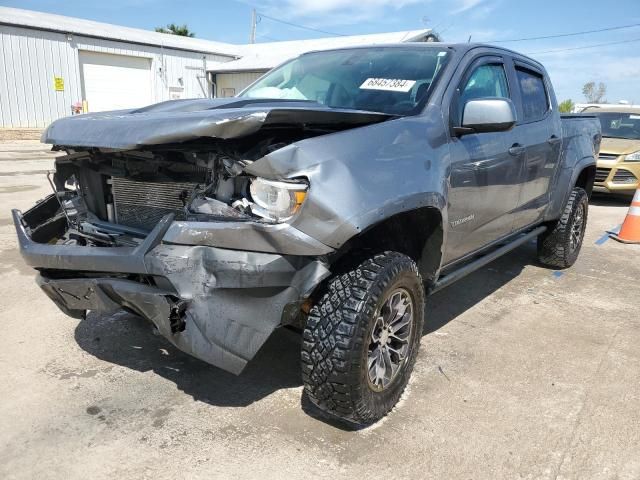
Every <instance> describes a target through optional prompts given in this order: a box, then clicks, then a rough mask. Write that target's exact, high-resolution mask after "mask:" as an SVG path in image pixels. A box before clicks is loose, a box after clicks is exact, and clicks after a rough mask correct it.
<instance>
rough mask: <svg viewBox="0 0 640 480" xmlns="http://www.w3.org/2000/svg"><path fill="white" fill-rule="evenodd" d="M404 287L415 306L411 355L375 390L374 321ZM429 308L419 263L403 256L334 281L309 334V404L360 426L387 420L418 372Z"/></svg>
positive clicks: (377, 260)
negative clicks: (370, 360)
mask: <svg viewBox="0 0 640 480" xmlns="http://www.w3.org/2000/svg"><path fill="white" fill-rule="evenodd" d="M398 288H402V289H403V290H404V291H405V292H407V293H408V294H409V296H410V297H411V300H412V302H413V310H414V311H413V322H414V323H413V324H412V330H411V334H410V336H409V341H408V346H409V350H408V353H407V356H406V360H405V361H404V365H403V366H401V367H400V369H399V370H398V373H397V374H396V376H395V377H394V378H393V380H392V381H391V382H390V383H389V385H388V386H387V387H386V388H384V389H383V390H382V391H375V390H374V389H373V388H372V386H371V385H370V383H369V376H368V369H367V355H368V349H369V345H370V338H371V332H372V329H373V328H374V323H375V321H374V316H377V312H378V310H379V309H380V308H382V305H383V303H384V302H385V301H386V299H387V296H388V295H389V294H390V293H391V292H394V291H396V290H397V289H398ZM424 304H425V294H424V287H423V283H422V278H421V277H420V274H419V273H418V269H417V267H416V264H415V262H414V261H413V260H411V259H410V258H409V257H407V256H406V255H403V254H400V253H397V252H384V253H381V254H378V255H375V256H373V257H372V258H369V259H367V260H365V261H363V262H362V263H360V264H359V265H358V266H356V267H355V268H352V269H350V270H349V271H347V272H346V273H344V274H341V275H336V276H334V277H333V278H331V279H330V280H329V282H328V285H327V290H326V293H325V294H324V295H323V296H322V297H321V298H320V299H319V300H318V301H317V302H316V304H315V305H314V306H313V307H312V309H311V311H310V313H309V318H308V320H307V324H306V327H305V329H304V333H303V343H302V379H303V382H304V390H305V393H306V395H307V396H308V398H309V400H311V402H312V403H313V404H315V405H316V406H317V407H319V408H320V409H321V410H323V411H325V412H327V413H329V414H330V415H332V416H335V417H338V418H339V419H341V420H346V421H348V422H351V423H354V424H357V425H368V424H371V423H375V422H376V421H378V420H379V419H381V418H382V417H384V416H385V415H386V414H387V413H388V412H389V411H390V410H391V409H392V408H393V407H394V406H395V404H396V403H397V402H398V400H399V399H400V396H401V395H402V393H403V391H404V389H405V387H406V385H407V383H408V381H409V377H410V375H411V371H412V370H413V365H414V363H415V360H416V356H417V354H418V348H419V346H420V339H421V337H422V327H423V323H424Z"/></svg>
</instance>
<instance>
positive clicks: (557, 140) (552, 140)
mask: <svg viewBox="0 0 640 480" xmlns="http://www.w3.org/2000/svg"><path fill="white" fill-rule="evenodd" d="M561 141H562V139H561V138H560V137H558V136H556V135H551V137H549V140H547V142H548V143H549V145H555V144H556V143H560V142H561Z"/></svg>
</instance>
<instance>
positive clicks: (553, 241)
mask: <svg viewBox="0 0 640 480" xmlns="http://www.w3.org/2000/svg"><path fill="white" fill-rule="evenodd" d="M588 211H589V196H588V195H587V192H585V191H584V190H583V189H582V188H579V187H576V188H574V189H573V190H572V191H571V195H570V196H569V200H568V201H567V204H566V206H565V208H564V211H563V212H562V216H561V217H560V219H559V220H557V221H556V222H555V223H553V224H552V225H550V226H549V228H548V229H547V231H546V232H544V233H543V234H542V235H540V236H539V237H538V260H540V262H541V263H543V264H545V265H547V266H550V267H554V268H567V267H570V266H571V265H573V264H574V263H575V261H576V260H577V259H578V254H579V253H580V248H581V247H582V241H583V239H584V231H585V229H586V227H587V214H588Z"/></svg>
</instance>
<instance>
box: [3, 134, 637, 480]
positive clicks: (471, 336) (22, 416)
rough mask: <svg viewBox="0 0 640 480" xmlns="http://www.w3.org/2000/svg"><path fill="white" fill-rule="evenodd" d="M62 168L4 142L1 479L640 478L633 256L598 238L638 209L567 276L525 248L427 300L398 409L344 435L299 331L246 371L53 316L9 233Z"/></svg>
mask: <svg viewBox="0 0 640 480" xmlns="http://www.w3.org/2000/svg"><path fill="white" fill-rule="evenodd" d="M51 164H52V161H51V156H50V155H49V154H46V153H43V150H42V147H40V146H39V145H38V144H37V143H36V142H28V141H23V142H14V143H6V142H5V143H2V142H0V205H1V206H2V208H1V209H0V251H1V255H0V291H2V295H1V296H0V311H2V319H3V328H2V335H1V336H0V362H1V364H2V381H1V382H0V412H2V420H0V478H3V479H13V478H16V479H27V478H48V479H49V478H55V479H58V478H59V479H70V478H73V479H75V478H78V479H85V478H91V479H120V478H153V479H172V480H173V479H182V478H203V479H204V478H206V479H212V478H261V479H264V480H266V479H275V478H344V477H346V476H347V475H348V476H356V475H367V477H366V478H389V479H395V478H438V479H448V478H460V479H470V478H474V479H496V478H509V479H512V478H550V479H555V478H564V479H591V478H594V479H614V478H615V479H638V478H640V245H623V244H620V243H617V242H615V241H613V240H607V241H603V238H606V237H603V234H604V232H605V230H607V229H610V228H613V227H615V226H616V225H619V224H620V223H621V222H622V220H623V219H624V216H625V214H626V212H627V207H628V201H626V200H624V201H619V200H610V199H607V198H603V197H598V198H596V199H595V200H594V201H593V202H592V205H591V208H590V216H589V223H588V230H587V236H586V240H585V245H584V247H583V251H582V254H581V256H580V259H579V260H578V262H577V264H576V265H575V266H574V267H573V268H571V269H569V270H566V271H564V272H562V273H558V272H553V271H551V270H547V269H544V268H541V267H540V266H537V265H536V264H535V263H534V261H533V258H534V251H535V245H533V244H527V245H525V246H524V247H522V248H519V249H518V250H516V251H514V252H513V253H512V254H510V255H508V256H507V257H504V258H502V259H500V260H498V261H496V262H494V263H492V264H491V265H489V266H488V267H486V268H484V269H482V270H480V271H478V272H476V273H474V274H472V275H471V276H469V277H467V278H466V279H464V280H462V281H461V282H459V283H458V284H456V285H453V286H451V287H449V288H447V289H446V290H443V291H442V292H440V293H438V294H436V295H435V296H433V297H431V298H430V299H429V301H428V308H427V325H426V330H425V335H424V337H423V339H422V347H421V354H420V356H419V358H418V362H417V365H416V369H415V372H414V374H413V378H412V381H411V384H410V387H409V389H408V392H407V394H406V395H405V398H404V399H403V400H402V402H401V405H400V406H399V407H398V408H396V410H395V411H393V412H392V413H391V414H390V415H389V416H388V417H387V418H386V419H385V420H384V421H383V422H381V423H380V424H378V425H376V426H374V427H371V428H368V429H365V430H360V431H347V430H345V429H342V428H339V427H338V426H336V425H334V424H331V423H329V422H327V421H325V420H324V419H323V418H321V417H319V416H318V414H317V412H316V411H315V410H313V409H312V408H310V407H309V406H308V405H307V403H306V402H304V401H301V394H302V387H301V381H300V369H299V366H298V357H299V338H298V337H297V336H296V335H295V334H293V333H291V332H289V331H279V332H277V334H276V335H274V337H273V338H272V339H271V340H270V341H269V342H268V343H267V345H266V346H265V347H264V348H263V349H262V350H261V352H260V353H259V355H258V357H257V358H256V359H255V360H254V361H253V362H252V363H251V364H250V366H249V367H248V368H247V370H246V371H245V372H244V373H243V374H242V375H240V376H238V377H234V376H233V375H230V374H227V373H224V372H222V371H220V370H218V369H216V368H214V367H211V366H208V365H206V364H204V363H202V362H200V361H198V360H196V359H193V358H191V357H189V356H187V355H185V354H182V353H180V352H179V351H177V350H176V349H175V348H173V347H172V346H171V345H170V344H169V343H168V342H166V341H165V340H164V339H162V338H161V337H157V336H154V335H153V334H152V332H151V330H150V329H149V327H148V325H147V324H146V323H145V322H144V321H142V320H140V319H137V318H135V317H133V316H131V315H129V314H126V313H117V314H114V315H101V314H97V313H90V314H89V316H88V318H87V320H86V321H82V322H78V321H77V320H74V319H71V318H68V317H66V316H65V315H63V314H62V313H61V312H59V311H58V310H57V309H56V307H55V306H54V305H53V303H52V302H51V301H49V300H48V299H47V298H46V297H45V295H44V294H43V293H41V292H40V290H39V289H38V287H37V286H36V285H35V283H34V281H33V276H34V275H33V271H32V270H31V269H29V268H28V267H27V266H25V265H24V264H23V262H22V259H21V258H20V255H19V254H18V252H17V250H16V240H15V234H14V229H13V225H12V223H11V219H10V209H11V208H20V209H26V208H27V207H29V206H31V205H32V204H33V203H34V201H35V200H36V199H38V198H40V197H42V196H44V195H46V194H47V193H48V190H49V187H48V185H47V183H46V180H45V178H44V176H43V175H42V174H41V173H37V172H41V171H44V170H47V169H48V168H51ZM598 240H600V241H598ZM596 242H598V243H596ZM354 478H358V477H354ZM361 478H365V477H364V476H363V477H361Z"/></svg>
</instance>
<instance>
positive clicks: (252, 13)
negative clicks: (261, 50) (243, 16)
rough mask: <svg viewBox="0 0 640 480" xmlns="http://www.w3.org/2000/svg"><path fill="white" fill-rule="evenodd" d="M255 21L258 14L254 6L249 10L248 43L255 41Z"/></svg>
mask: <svg viewBox="0 0 640 480" xmlns="http://www.w3.org/2000/svg"><path fill="white" fill-rule="evenodd" d="M256 23H258V15H257V14H256V9H255V8H254V9H252V10H251V35H249V43H256Z"/></svg>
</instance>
